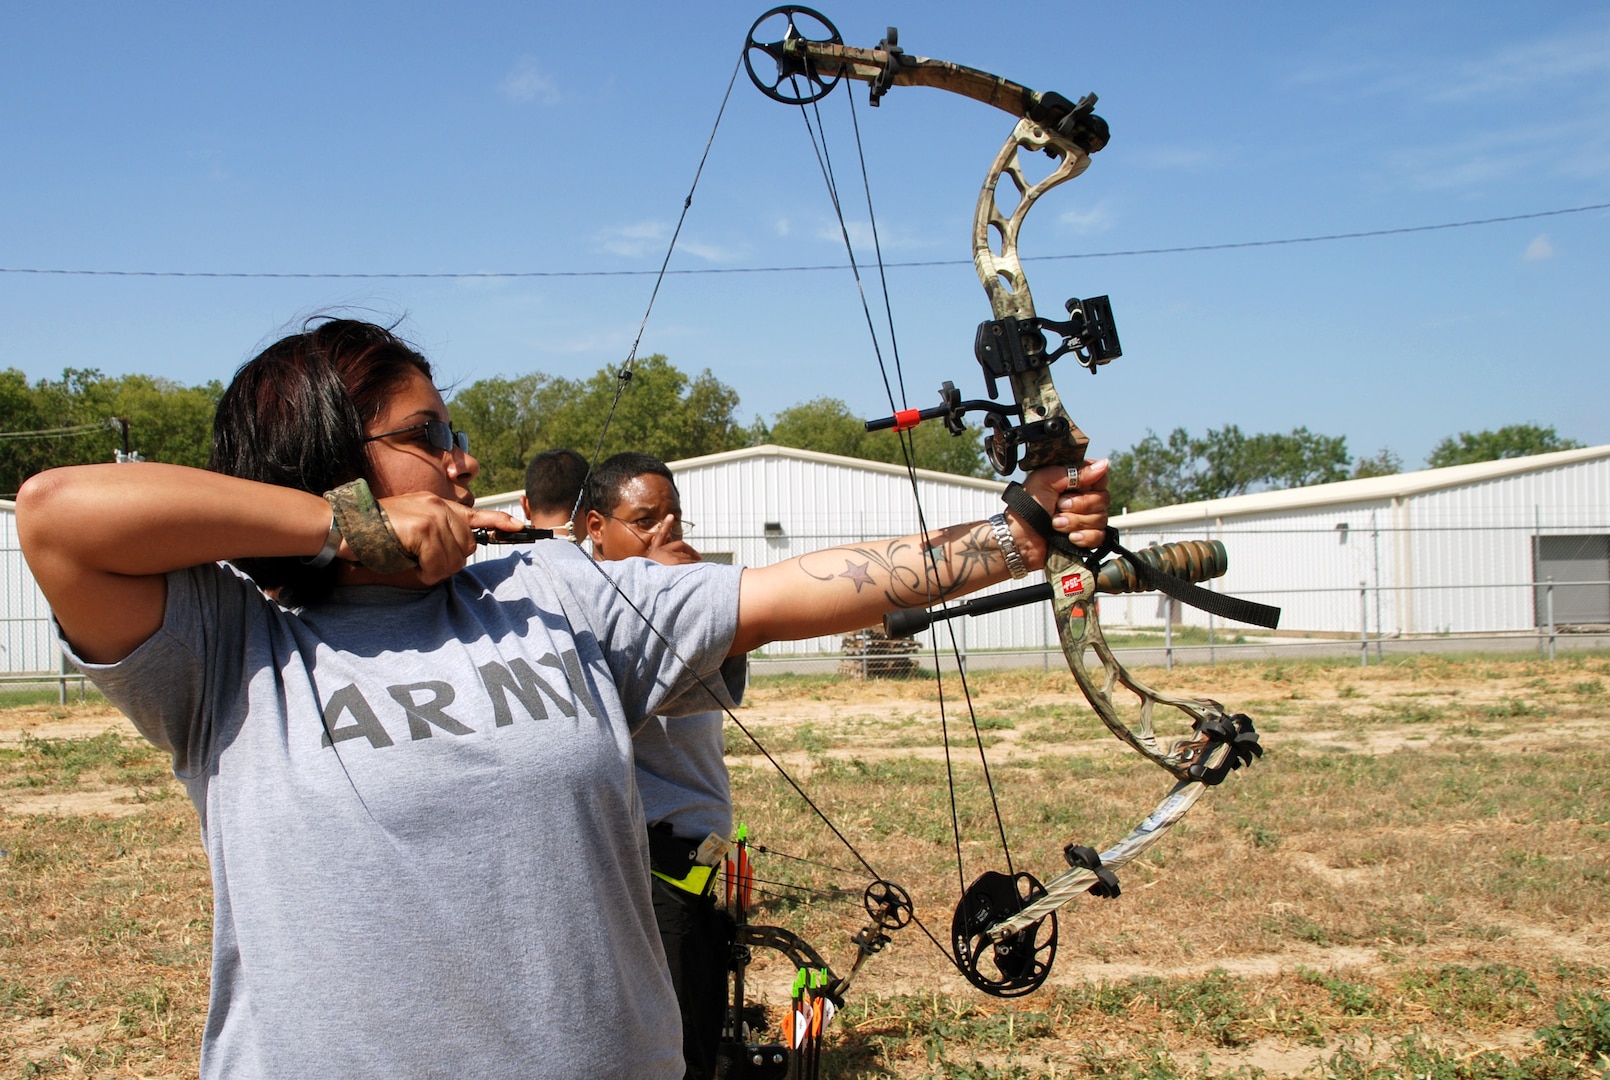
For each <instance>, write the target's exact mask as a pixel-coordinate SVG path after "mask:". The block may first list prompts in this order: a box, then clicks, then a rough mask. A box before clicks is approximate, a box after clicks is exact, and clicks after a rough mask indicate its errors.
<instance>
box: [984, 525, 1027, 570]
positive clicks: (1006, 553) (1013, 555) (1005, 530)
mask: <svg viewBox="0 0 1610 1080" xmlns="http://www.w3.org/2000/svg"><path fill="white" fill-rule="evenodd" d="M989 527H990V531H991V532H993V533H994V534H995V543H996V544H997V545H998V546H999V547H1000V549H1001V556H1002V558H1004V559H1005V560H1006V572H1007V573H1008V574H1011V575H1012V580H1013V581H1016V580H1018V579H1019V578H1021V577H1026V576H1027V575H1028V572H1029V568H1028V567H1027V566H1025V565H1024V564H1023V556H1022V555H1021V554H1019V553H1018V550H1017V541H1015V540H1013V539H1012V527H1011V526H1010V525H1008V524H1007V523H1006V515H1005V514H994V515H992V516H991V517H990V519H989Z"/></svg>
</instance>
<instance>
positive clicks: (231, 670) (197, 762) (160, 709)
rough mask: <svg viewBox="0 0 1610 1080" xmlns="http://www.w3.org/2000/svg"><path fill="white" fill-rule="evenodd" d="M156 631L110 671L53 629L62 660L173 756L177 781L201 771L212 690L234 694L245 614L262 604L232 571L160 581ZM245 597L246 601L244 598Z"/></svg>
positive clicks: (189, 572) (190, 572)
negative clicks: (162, 602) (162, 600)
mask: <svg viewBox="0 0 1610 1080" xmlns="http://www.w3.org/2000/svg"><path fill="white" fill-rule="evenodd" d="M167 586H168V590H167V592H168V595H167V603H166V606H165V608H164V610H163V616H162V626H161V627H160V628H158V630H157V632H156V633H154V634H152V635H151V636H150V637H149V638H147V639H146V640H145V641H144V642H142V643H141V644H140V646H139V647H138V648H136V649H135V650H134V651H133V652H131V653H130V654H129V655H128V656H126V657H124V658H123V659H122V660H119V661H118V662H117V663H115V664H93V663H90V662H89V661H87V660H84V659H83V658H81V657H80V656H78V655H77V653H75V652H74V651H73V647H72V643H71V642H70V641H68V640H67V638H66V636H65V635H64V634H62V632H61V628H60V627H59V626H58V627H57V629H56V634H57V637H58V638H59V639H60V640H61V646H62V651H63V653H65V654H66V656H67V658H68V660H70V661H71V662H72V663H73V664H75V665H76V666H77V667H78V668H79V670H81V671H83V672H84V674H85V675H87V676H88V677H89V679H90V681H91V682H93V683H94V684H95V685H96V687H97V688H98V689H99V690H100V691H101V693H103V694H105V695H106V699H107V700H108V701H110V702H111V703H112V704H113V705H115V706H117V708H118V709H119V710H120V711H121V712H122V713H123V714H124V715H125V716H127V717H128V718H129V719H130V720H131V721H133V723H134V726H135V728H136V729H137V730H138V731H139V732H140V734H141V735H144V736H145V737H146V738H147V739H149V740H150V741H151V742H152V743H154V744H155V745H157V746H159V747H161V748H162V749H163V750H166V751H168V753H170V754H171V755H172V756H173V771H174V772H175V773H176V774H177V775H178V776H180V777H181V778H187V777H189V776H192V775H194V774H195V773H196V772H197V771H199V770H200V769H201V768H203V767H204V765H205V763H206V762H207V760H208V758H209V754H210V744H211V738H212V734H213V733H212V731H211V729H210V724H209V723H208V717H209V715H210V713H209V709H208V707H207V703H208V702H209V701H211V700H213V698H212V695H213V694H214V693H216V692H218V690H219V688H226V689H227V688H229V687H233V686H238V683H239V679H240V675H241V671H242V667H243V659H242V658H243V655H244V650H245V626H246V620H247V618H248V617H249V616H248V611H247V607H248V604H249V603H250V602H251V600H252V599H253V598H255V599H256V601H257V602H258V603H266V602H267V601H266V600H264V599H263V598H262V597H261V594H258V593H257V590H256V587H255V586H253V585H251V584H250V583H249V582H247V581H244V580H242V579H241V578H240V577H239V576H238V575H236V574H235V573H234V572H233V571H230V570H228V569H225V568H223V567H220V566H214V565H208V566H197V567H191V568H189V569H186V570H175V571H173V572H171V573H169V574H168V575H167ZM248 594H250V595H248Z"/></svg>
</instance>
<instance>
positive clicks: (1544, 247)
mask: <svg viewBox="0 0 1610 1080" xmlns="http://www.w3.org/2000/svg"><path fill="white" fill-rule="evenodd" d="M1521 258H1522V259H1525V260H1526V261H1527V262H1542V261H1543V260H1544V259H1552V258H1554V243H1553V241H1551V240H1550V239H1549V235H1548V233H1538V234H1537V236H1536V237H1535V238H1534V239H1533V240H1532V242H1531V243H1530V244H1527V245H1526V251H1525V252H1524V253H1523V254H1522V255H1521Z"/></svg>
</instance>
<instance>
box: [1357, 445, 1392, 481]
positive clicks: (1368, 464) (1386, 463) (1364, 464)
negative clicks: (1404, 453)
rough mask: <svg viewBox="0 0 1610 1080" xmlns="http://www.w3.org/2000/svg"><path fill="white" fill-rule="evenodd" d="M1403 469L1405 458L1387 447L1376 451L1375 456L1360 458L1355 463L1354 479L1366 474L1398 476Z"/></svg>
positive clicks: (1359, 478) (1360, 478)
mask: <svg viewBox="0 0 1610 1080" xmlns="http://www.w3.org/2000/svg"><path fill="white" fill-rule="evenodd" d="M1402 471H1403V459H1402V458H1400V457H1398V456H1397V455H1396V454H1394V453H1393V452H1392V451H1391V450H1388V449H1387V448H1386V447H1384V446H1383V447H1382V448H1381V449H1380V450H1378V451H1376V454H1375V456H1374V457H1367V458H1362V457H1361V458H1359V459H1358V461H1356V462H1354V464H1353V479H1355V480H1362V479H1363V478H1364V477H1366V476H1396V475H1397V474H1398V473H1400V472H1402Z"/></svg>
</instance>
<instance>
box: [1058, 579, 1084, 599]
mask: <svg viewBox="0 0 1610 1080" xmlns="http://www.w3.org/2000/svg"><path fill="white" fill-rule="evenodd" d="M1084 591H1085V587H1084V581H1083V580H1082V579H1081V578H1080V577H1079V575H1078V574H1063V575H1062V595H1063V596H1077V595H1079V594H1080V593H1082V592H1084Z"/></svg>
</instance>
